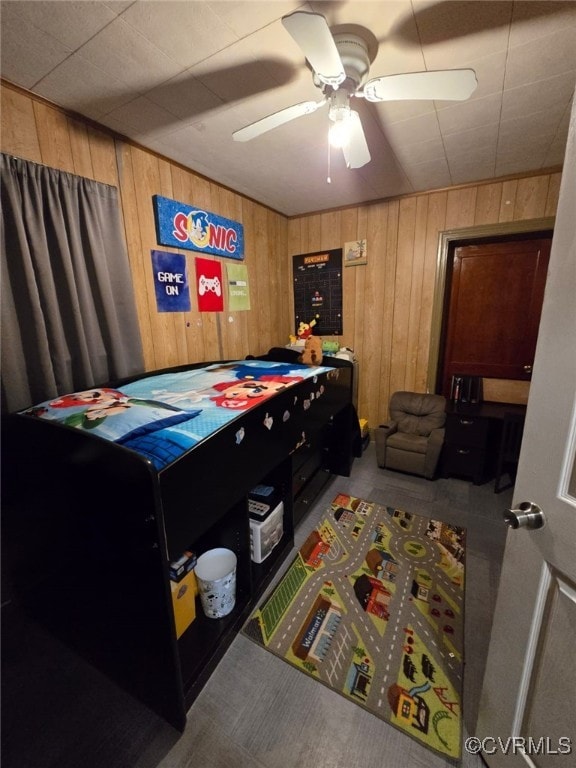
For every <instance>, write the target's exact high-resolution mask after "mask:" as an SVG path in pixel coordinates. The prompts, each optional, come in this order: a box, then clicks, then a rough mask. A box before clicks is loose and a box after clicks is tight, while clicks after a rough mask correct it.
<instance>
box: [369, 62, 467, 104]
mask: <svg viewBox="0 0 576 768" xmlns="http://www.w3.org/2000/svg"><path fill="white" fill-rule="evenodd" d="M477 85H478V81H477V80H476V73H475V72H474V70H473V69H439V70H436V71H434V72H407V73H406V74H403V75H387V76H386V75H385V76H384V77H374V78H373V79H372V80H368V82H367V83H366V85H365V86H364V88H363V95H364V96H365V97H366V99H367V100H368V101H401V100H407V99H410V100H412V99H428V100H434V101H464V99H467V98H468V97H469V96H471V95H472V93H473V92H474V91H475V90H476V86H477Z"/></svg>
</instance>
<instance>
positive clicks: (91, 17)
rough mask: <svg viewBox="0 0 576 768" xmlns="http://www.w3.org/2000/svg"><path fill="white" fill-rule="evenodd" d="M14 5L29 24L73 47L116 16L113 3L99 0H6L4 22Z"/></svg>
mask: <svg viewBox="0 0 576 768" xmlns="http://www.w3.org/2000/svg"><path fill="white" fill-rule="evenodd" d="M10 6H18V13H19V14H20V15H21V17H22V19H25V20H26V23H27V24H31V25H34V26H35V27H36V28H37V29H41V30H43V31H44V32H46V33H47V34H49V35H51V36H52V37H53V38H54V39H55V40H58V41H59V42H60V43H62V45H64V46H65V47H66V48H68V49H70V50H72V51H75V50H76V49H77V48H79V47H80V46H81V45H83V44H84V43H85V42H87V41H88V40H90V38H91V37H94V35H95V34H96V33H97V32H99V31H100V30H101V29H103V28H104V27H105V26H106V25H107V24H109V23H110V22H111V21H112V20H113V19H115V18H116V13H114V12H113V10H112V9H111V8H110V7H108V6H106V5H105V4H104V3H101V2H96V0H66V2H60V3H55V2H48V1H47V0H34V2H26V1H25V2H22V0H16V2H2V24H4V14H5V13H6V11H7V10H8V8H9V7H10Z"/></svg>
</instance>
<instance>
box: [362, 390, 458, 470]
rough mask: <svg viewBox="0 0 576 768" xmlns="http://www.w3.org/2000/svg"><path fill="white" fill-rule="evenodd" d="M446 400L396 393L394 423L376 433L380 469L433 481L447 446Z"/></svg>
mask: <svg viewBox="0 0 576 768" xmlns="http://www.w3.org/2000/svg"><path fill="white" fill-rule="evenodd" d="M445 421H446V398H445V397H442V395H427V394H420V393H418V392H394V394H393V395H392V397H391V398H390V421H388V422H387V423H386V424H382V425H380V426H379V427H378V429H377V430H376V461H377V463H378V466H379V467H382V468H385V469H393V470H396V471H398V472H409V473H410V474H414V475H421V476H422V477H426V478H428V480H432V479H433V478H434V476H435V474H436V468H437V466H438V460H439V458H440V452H441V451H442V445H443V444H444V423H445Z"/></svg>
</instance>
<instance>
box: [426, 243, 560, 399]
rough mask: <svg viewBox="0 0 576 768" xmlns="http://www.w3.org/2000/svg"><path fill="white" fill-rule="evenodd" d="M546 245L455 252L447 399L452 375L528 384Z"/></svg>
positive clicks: (478, 246)
mask: <svg viewBox="0 0 576 768" xmlns="http://www.w3.org/2000/svg"><path fill="white" fill-rule="evenodd" d="M550 242H551V240H550V238H541V239H527V240H522V241H511V242H500V243H485V244H475V245H463V246H459V247H457V248H456V249H455V251H454V260H453V269H452V280H451V288H450V304H449V308H448V318H447V326H446V334H445V339H446V341H445V354H444V364H443V373H442V384H441V385H442V393H443V394H444V395H445V396H447V397H448V396H449V395H450V382H451V379H452V376H453V375H454V374H464V375H472V376H482V377H486V378H494V379H517V380H529V379H530V375H531V372H532V365H533V362H534V352H535V349H536V338H537V335H538V326H539V323H540V313H541V310H542V300H543V297H544V286H545V283H546V274H547V271H548V260H549V257H550Z"/></svg>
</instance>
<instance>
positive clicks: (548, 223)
mask: <svg viewBox="0 0 576 768" xmlns="http://www.w3.org/2000/svg"><path fill="white" fill-rule="evenodd" d="M555 222H556V217H555V216H548V217H546V218H543V219H526V220H524V221H508V222H500V223H495V224H481V225H479V226H476V227H462V228H460V229H448V230H445V231H444V232H440V233H439V237H438V252H437V255H436V277H435V283H434V299H433V303H432V323H431V329H430V346H429V349H428V376H427V379H426V386H427V389H428V392H435V391H436V382H437V378H438V365H439V361H440V343H441V339H442V323H443V319H444V302H445V297H446V282H447V277H448V258H449V255H450V248H451V246H452V245H454V243H455V242H458V241H459V242H460V244H461V245H473V244H474V243H475V242H476V241H478V240H483V239H485V238H490V237H508V236H510V235H523V234H529V233H533V232H538V231H540V230H543V231H544V230H552V231H553V230H554V224H555Z"/></svg>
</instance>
